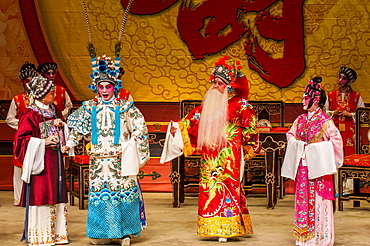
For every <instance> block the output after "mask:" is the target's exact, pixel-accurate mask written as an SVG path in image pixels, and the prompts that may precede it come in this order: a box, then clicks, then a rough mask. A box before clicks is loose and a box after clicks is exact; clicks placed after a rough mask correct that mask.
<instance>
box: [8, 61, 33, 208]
mask: <svg viewBox="0 0 370 246" xmlns="http://www.w3.org/2000/svg"><path fill="white" fill-rule="evenodd" d="M35 76H37V71H36V66H35V65H34V64H32V63H29V62H25V63H24V64H23V65H22V67H21V69H20V70H19V79H20V80H21V83H22V85H23V88H24V91H23V92H22V93H20V94H18V95H16V96H15V97H13V99H12V102H11V103H10V106H9V111H8V114H7V116H6V124H8V126H10V127H11V128H13V129H14V130H16V131H17V130H18V122H19V116H20V115H21V113H22V112H23V111H24V110H26V108H28V106H29V105H30V98H29V96H28V93H29V91H28V89H27V83H28V82H29V81H30V80H31V79H32V78H33V77H35ZM14 137H15V134H14ZM14 141H15V140H13V142H14ZM13 165H14V173H13V187H14V206H19V201H20V199H21V192H22V185H23V182H22V179H21V176H22V163H20V162H19V161H18V160H17V158H16V156H15V153H14V145H13Z"/></svg>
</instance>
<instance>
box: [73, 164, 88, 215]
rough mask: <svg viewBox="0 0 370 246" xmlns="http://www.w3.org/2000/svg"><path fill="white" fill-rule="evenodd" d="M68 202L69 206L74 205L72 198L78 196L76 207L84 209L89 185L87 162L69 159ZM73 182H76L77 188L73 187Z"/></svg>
mask: <svg viewBox="0 0 370 246" xmlns="http://www.w3.org/2000/svg"><path fill="white" fill-rule="evenodd" d="M69 182H70V189H69V203H70V204H71V206H74V205H75V202H74V198H75V197H77V198H78V208H79V209H85V200H87V199H88V196H87V194H88V191H87V189H88V187H89V183H88V182H89V164H88V163H83V162H79V161H77V160H76V159H74V158H70V159H69ZM75 182H77V189H75V185H74V184H75Z"/></svg>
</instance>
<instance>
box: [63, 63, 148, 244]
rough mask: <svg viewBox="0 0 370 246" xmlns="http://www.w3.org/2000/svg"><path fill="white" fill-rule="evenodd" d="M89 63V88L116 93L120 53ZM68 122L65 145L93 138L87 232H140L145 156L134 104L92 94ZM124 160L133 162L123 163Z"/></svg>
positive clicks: (143, 130) (106, 235)
mask: <svg viewBox="0 0 370 246" xmlns="http://www.w3.org/2000/svg"><path fill="white" fill-rule="evenodd" d="M92 67H93V73H92V74H91V78H92V84H91V85H90V86H89V88H90V89H92V90H93V91H94V92H95V93H97V87H98V86H99V84H100V83H102V82H108V83H111V84H112V85H114V86H115V90H116V95H118V93H119V90H120V88H121V86H122V83H121V81H120V80H117V75H118V70H119V57H116V59H115V61H114V63H113V62H112V61H111V60H110V58H109V57H105V56H103V57H102V58H99V57H98V58H96V59H95V58H92ZM68 125H69V127H70V128H71V132H70V135H69V138H68V141H67V145H68V146H70V147H74V146H76V145H77V144H78V142H79V140H80V139H81V138H82V137H83V136H88V137H91V143H90V144H91V146H90V149H89V154H90V172H89V174H90V175H89V184H90V186H89V206H88V218H87V225H86V236H87V237H90V238H94V239H113V238H123V237H124V236H127V235H140V231H141V230H143V229H145V228H146V218H145V212H144V207H143V199H142V195H141V190H140V186H139V183H138V180H137V177H136V175H137V173H138V171H139V168H140V167H142V166H143V165H144V164H145V163H146V162H147V161H148V160H149V144H148V130H147V126H146V124H145V120H144V117H143V115H142V114H141V112H140V111H139V109H138V108H136V107H135V105H134V103H133V102H129V101H127V100H124V99H120V98H118V97H117V96H115V97H113V99H111V100H110V101H104V100H103V99H102V98H101V97H96V98H94V99H92V100H88V101H85V102H83V105H82V106H81V107H80V108H79V109H78V110H76V111H75V112H73V113H72V114H71V115H70V116H69V117H68ZM126 145H130V146H131V148H127V147H125V146H126ZM126 159H128V160H131V159H133V160H134V161H133V162H129V163H127V161H125V160H126ZM135 161H136V162H135Z"/></svg>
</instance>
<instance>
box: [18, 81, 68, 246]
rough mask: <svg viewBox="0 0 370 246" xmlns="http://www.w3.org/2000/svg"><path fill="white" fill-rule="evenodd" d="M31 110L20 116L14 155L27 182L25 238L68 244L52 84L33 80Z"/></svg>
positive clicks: (32, 242) (40, 242)
mask: <svg viewBox="0 0 370 246" xmlns="http://www.w3.org/2000/svg"><path fill="white" fill-rule="evenodd" d="M27 87H28V89H29V91H30V97H31V98H33V100H32V102H31V104H30V106H29V107H28V108H27V109H26V110H24V111H23V113H22V114H21V115H20V119H19V125H18V131H17V133H16V138H15V153H16V156H17V158H18V160H19V161H20V162H21V163H22V164H23V166H22V170H23V172H22V180H23V181H24V185H23V189H22V197H21V203H20V206H22V207H26V218H25V224H24V234H23V238H22V239H25V240H26V242H27V243H28V244H29V245H55V244H66V243H68V232H67V204H66V203H67V189H66V182H65V174H64V164H63V160H62V155H61V152H60V146H61V144H62V142H63V139H64V136H63V135H62V133H63V128H62V127H63V126H64V123H63V122H62V121H61V118H62V114H61V112H60V110H59V109H58V108H57V107H56V106H55V105H54V104H53V101H54V98H55V87H54V84H53V81H52V80H47V79H45V78H42V77H40V76H37V77H34V78H33V79H32V80H31V81H30V82H29V83H28V85H27Z"/></svg>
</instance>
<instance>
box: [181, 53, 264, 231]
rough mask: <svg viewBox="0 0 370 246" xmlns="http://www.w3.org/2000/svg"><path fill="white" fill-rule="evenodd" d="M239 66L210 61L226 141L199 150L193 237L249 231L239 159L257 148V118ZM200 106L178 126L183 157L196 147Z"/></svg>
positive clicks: (241, 161) (251, 153)
mask: <svg viewBox="0 0 370 246" xmlns="http://www.w3.org/2000/svg"><path fill="white" fill-rule="evenodd" d="M241 68H242V65H241V64H240V62H239V61H236V62H234V61H232V60H231V59H229V57H227V56H225V57H222V58H220V59H219V60H218V61H217V62H216V63H215V68H214V69H213V71H212V76H211V77H210V82H211V83H214V81H215V79H216V78H219V79H221V80H222V81H223V83H225V84H226V86H227V87H226V88H225V90H227V95H226V97H227V96H228V99H227V98H226V101H225V104H227V105H225V107H226V109H225V114H226V117H225V119H226V122H225V123H226V125H225V127H224V130H223V131H224V133H222V134H221V133H220V135H223V136H226V143H225V144H224V145H223V147H220V146H216V145H214V146H209V145H208V146H203V147H202V149H201V157H202V158H201V169H200V178H199V179H200V180H199V200H198V235H199V236H202V237H220V238H230V237H235V236H242V235H244V234H251V233H253V229H252V223H251V218H250V215H249V210H248V208H247V204H246V197H245V194H244V189H243V186H244V185H243V183H242V177H243V173H244V161H245V160H247V159H249V158H251V157H252V156H253V155H254V154H255V152H256V151H257V149H258V133H257V130H256V128H255V127H256V123H257V117H256V115H255V112H254V110H253V107H252V105H251V104H249V103H248V101H247V98H246V97H247V95H248V81H247V79H246V77H245V75H244V74H243V73H242V72H241V71H240V69H241ZM212 90H214V89H212V88H211V89H210V90H209V91H208V92H207V94H208V93H209V92H211V91H212ZM224 93H226V92H224ZM224 93H222V94H224ZM220 95H221V94H220ZM206 97H207V95H206ZM206 97H205V98H206ZM205 100H206V99H205ZM204 103H205V101H203V104H202V105H200V106H199V107H196V108H194V109H193V110H192V111H191V112H190V113H189V114H188V115H187V116H186V117H185V118H183V119H182V120H181V121H180V122H179V125H180V129H181V135H182V138H183V141H184V154H185V156H187V155H190V154H192V153H193V152H194V150H195V147H196V146H197V144H198V145H199V142H198V137H199V134H198V132H199V129H200V128H199V126H200V122H201V121H202V116H203V115H202V114H203V113H204V112H202V110H203V108H204ZM221 106H222V107H223V105H221ZM216 111H217V109H216ZM214 114H217V112H215V113H214ZM203 119H205V118H203ZM210 128H212V127H210ZM209 130H210V131H214V129H209ZM221 131H222V130H221Z"/></svg>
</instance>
